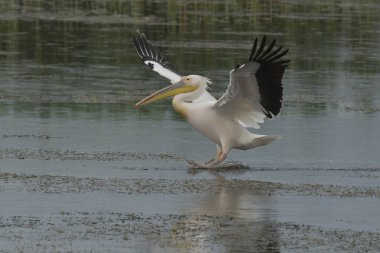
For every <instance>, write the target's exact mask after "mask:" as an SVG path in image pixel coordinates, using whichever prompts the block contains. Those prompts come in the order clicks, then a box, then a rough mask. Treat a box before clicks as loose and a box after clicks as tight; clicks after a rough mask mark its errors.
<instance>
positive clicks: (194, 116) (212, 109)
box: [133, 31, 289, 168]
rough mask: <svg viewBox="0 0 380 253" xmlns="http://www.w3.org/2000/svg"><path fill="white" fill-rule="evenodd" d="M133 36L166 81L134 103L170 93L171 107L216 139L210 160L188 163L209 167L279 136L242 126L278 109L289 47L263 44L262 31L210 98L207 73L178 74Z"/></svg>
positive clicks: (145, 59)
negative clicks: (217, 95)
mask: <svg viewBox="0 0 380 253" xmlns="http://www.w3.org/2000/svg"><path fill="white" fill-rule="evenodd" d="M133 39H134V44H135V47H136V51H137V54H138V55H139V57H140V58H141V60H142V61H143V62H144V63H145V64H146V65H148V66H149V67H150V68H151V69H152V70H153V71H155V72H157V73H158V74H160V75H161V76H163V77H166V78H168V79H169V80H170V81H171V83H172V85H170V86H168V87H166V88H163V89H161V90H159V91H157V92H155V93H153V94H152V95H150V96H148V97H146V98H144V99H142V100H141V101H140V102H138V103H137V104H136V108H137V107H140V106H143V105H147V104H149V103H152V102H154V101H156V100H160V99H163V98H166V97H169V96H174V98H173V107H174V109H175V110H176V111H177V112H178V113H179V114H181V115H182V116H183V117H185V118H186V119H187V120H188V122H189V123H190V124H191V125H192V126H193V127H194V128H196V129H197V130H198V131H200V132H201V133H202V134H204V135H205V136H206V137H208V138H209V139H210V140H211V141H213V142H214V143H215V144H216V150H217V152H216V156H215V158H214V159H211V160H210V161H208V162H206V163H205V164H198V163H196V162H194V161H193V160H188V161H187V162H188V163H189V164H190V165H191V166H192V167H193V168H214V167H216V166H218V165H219V164H220V163H221V162H223V161H224V160H225V159H226V157H227V154H228V153H229V151H230V150H231V149H233V148H235V149H241V150H247V149H251V148H256V147H258V146H262V145H266V144H269V143H271V142H272V141H274V140H276V139H280V138H281V137H280V136H279V135H258V134H253V133H251V132H249V131H248V130H247V128H248V127H253V128H259V123H263V122H264V118H265V117H268V118H269V119H272V118H273V117H274V116H277V115H278V114H279V113H280V110H281V106H282V90H283V88H282V81H281V79H282V76H283V74H284V71H285V68H286V67H287V64H288V63H289V60H283V59H282V57H283V56H284V55H285V54H287V52H288V51H289V50H288V49H286V50H282V46H281V47H278V48H277V49H274V46H275V43H276V41H275V40H273V41H272V42H271V43H270V45H269V46H268V47H266V48H265V42H266V38H265V36H264V37H263V38H262V40H261V43H260V45H259V46H258V40H257V38H256V39H255V41H254V44H253V47H252V50H251V53H250V55H249V58H248V60H247V62H246V63H244V64H243V65H240V64H238V65H236V67H235V68H234V69H233V70H231V71H230V83H229V85H228V88H227V90H226V92H225V93H224V95H223V96H222V97H221V98H219V99H218V100H216V99H215V98H214V97H213V96H211V95H210V93H208V92H207V88H208V84H209V83H211V82H210V80H209V79H208V78H206V77H203V76H199V75H187V76H185V75H182V74H181V73H180V72H178V71H177V70H176V68H175V67H174V66H173V65H171V64H170V63H169V62H168V61H167V60H166V58H165V56H164V55H163V54H162V53H161V52H160V51H159V49H158V48H157V46H155V45H154V44H152V43H151V42H150V41H148V40H147V38H146V36H145V35H144V34H143V33H140V32H139V31H137V33H136V35H135V36H134V38H133ZM257 46H258V47H257Z"/></svg>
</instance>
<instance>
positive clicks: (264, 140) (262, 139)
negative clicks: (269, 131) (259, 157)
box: [237, 134, 281, 150]
mask: <svg viewBox="0 0 380 253" xmlns="http://www.w3.org/2000/svg"><path fill="white" fill-rule="evenodd" d="M254 136H255V137H254V138H253V140H251V141H250V142H248V143H246V144H243V145H241V146H239V147H237V149H241V150H247V149H251V148H257V147H259V146H264V145H267V144H269V143H272V142H273V141H274V140H279V139H281V136H280V135H275V134H273V135H254Z"/></svg>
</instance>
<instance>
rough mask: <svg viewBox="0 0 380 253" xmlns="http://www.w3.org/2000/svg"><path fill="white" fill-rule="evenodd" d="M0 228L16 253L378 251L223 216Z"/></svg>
mask: <svg viewBox="0 0 380 253" xmlns="http://www.w3.org/2000/svg"><path fill="white" fill-rule="evenodd" d="M0 227H2V230H1V232H0V242H5V241H6V242H7V244H8V246H9V249H13V250H18V251H20V252H33V251H38V252H51V251H54V250H56V249H60V251H61V252H84V251H85V252H125V250H126V249H128V252H141V251H148V252H163V251H165V252H178V249H181V250H183V251H184V252H193V251H194V249H196V251H197V252H198V251H202V252H215V250H217V251H218V252H280V251H281V252H330V251H333V252H378V251H379V250H380V233H375V232H360V231H359V232H358V231H352V230H341V229H326V228H323V227H318V226H311V225H298V224H293V223H286V222H276V221H273V220H269V221H249V220H246V219H242V218H236V217H234V216H228V215H221V216H213V215H196V214H190V215H189V214H183V215H173V214H156V215H148V216H147V215H142V214H138V213H91V212H61V213H56V214H54V215H52V216H50V217H44V218H41V217H23V216H13V217H0ZM29 231H33V233H30V232H29ZM68 231H70V232H69V233H68ZM226 238H228V240H226ZM99 241H101V242H102V243H101V244H99ZM236 242H239V243H236Z"/></svg>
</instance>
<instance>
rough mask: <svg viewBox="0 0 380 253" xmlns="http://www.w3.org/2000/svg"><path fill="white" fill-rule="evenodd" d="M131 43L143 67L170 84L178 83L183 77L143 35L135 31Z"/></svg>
mask: <svg viewBox="0 0 380 253" xmlns="http://www.w3.org/2000/svg"><path fill="white" fill-rule="evenodd" d="M133 42H134V44H135V48H136V52H137V55H138V56H139V57H140V59H141V60H142V61H143V62H144V64H145V65H147V66H148V67H149V68H151V69H152V70H153V71H155V72H157V73H158V74H160V75H161V76H163V77H166V78H167V79H169V80H170V81H171V82H172V83H176V82H179V81H180V79H181V76H183V75H182V74H181V73H180V72H179V71H178V70H177V69H176V68H175V67H174V66H173V65H171V64H170V63H169V62H168V61H167V60H166V57H165V56H164V55H163V54H162V53H161V52H160V50H159V49H158V47H157V46H155V45H154V44H153V43H152V42H150V41H149V40H148V39H147V38H146V36H145V34H144V33H140V32H139V31H136V35H135V36H134V37H133Z"/></svg>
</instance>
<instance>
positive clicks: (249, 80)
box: [214, 36, 289, 128]
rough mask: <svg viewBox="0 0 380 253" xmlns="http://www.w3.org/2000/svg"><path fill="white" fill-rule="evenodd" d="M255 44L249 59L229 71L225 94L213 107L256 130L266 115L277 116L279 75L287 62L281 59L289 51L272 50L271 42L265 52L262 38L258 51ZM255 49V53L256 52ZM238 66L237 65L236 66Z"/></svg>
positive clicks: (279, 100) (281, 92)
mask: <svg viewBox="0 0 380 253" xmlns="http://www.w3.org/2000/svg"><path fill="white" fill-rule="evenodd" d="M257 44H258V43H257V38H256V39H255V41H254V44H253V47H252V50H251V53H250V57H249V60H248V61H247V62H246V63H245V64H243V65H242V66H240V67H236V68H235V69H233V70H232V71H231V72H230V84H229V86H228V88H227V90H226V93H225V94H224V95H223V96H222V97H221V98H220V99H219V100H218V101H217V102H216V103H215V105H214V108H215V109H216V110H219V111H220V112H221V113H225V114H228V115H229V117H232V118H234V119H235V120H236V121H238V122H240V123H241V124H242V125H243V126H246V127H255V128H258V127H259V124H258V123H263V121H264V118H265V116H266V117H268V118H273V117H274V116H277V115H278V114H279V113H280V111H281V107H282V96H283V88H282V76H283V74H284V71H285V68H286V67H287V64H288V63H289V60H283V59H282V57H283V56H284V55H286V54H287V53H288V51H289V49H286V50H283V51H281V50H282V48H283V47H282V46H280V47H278V48H277V49H274V46H275V44H276V41H275V40H273V41H272V42H271V43H270V45H269V46H268V47H267V48H266V49H265V44H266V37H265V36H264V37H263V38H262V40H261V42H260V46H259V47H258V49H257ZM256 49H257V50H256ZM238 66H239V65H238Z"/></svg>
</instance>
